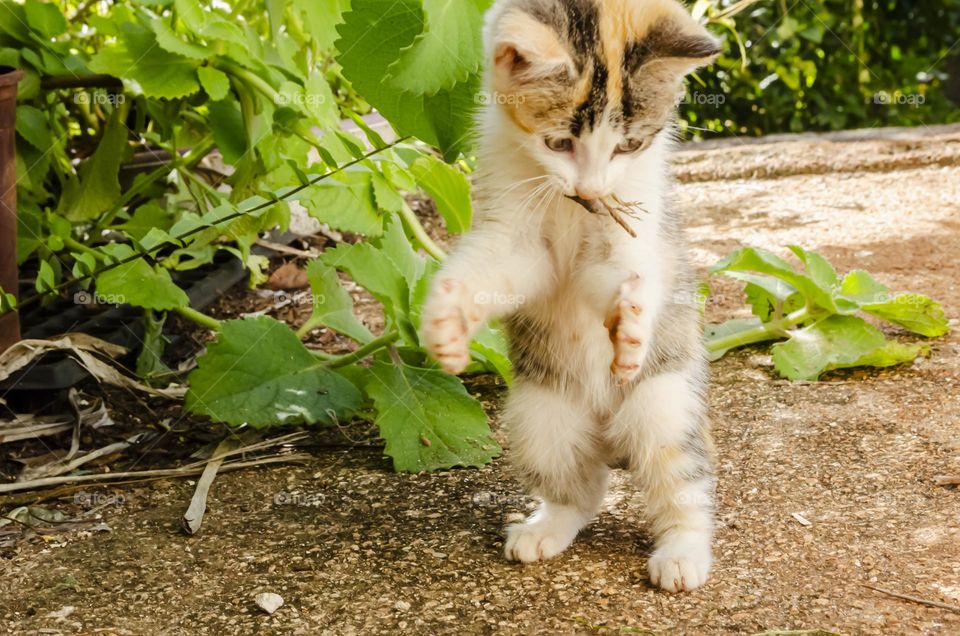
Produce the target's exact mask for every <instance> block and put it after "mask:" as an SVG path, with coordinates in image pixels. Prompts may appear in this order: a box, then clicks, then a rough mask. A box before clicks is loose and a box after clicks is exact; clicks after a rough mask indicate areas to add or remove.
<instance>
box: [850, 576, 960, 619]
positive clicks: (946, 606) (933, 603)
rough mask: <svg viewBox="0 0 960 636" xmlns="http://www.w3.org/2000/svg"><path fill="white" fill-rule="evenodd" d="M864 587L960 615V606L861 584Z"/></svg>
mask: <svg viewBox="0 0 960 636" xmlns="http://www.w3.org/2000/svg"><path fill="white" fill-rule="evenodd" d="M860 585H862V586H863V587H866V588H869V589H871V590H874V591H876V592H880V593H882V594H887V595H889V596H892V597H894V598H899V599H902V600H904V601H911V602H913V603H920V604H921V605H928V606H930V607H939V608H940V609H945V610H950V611H951V612H957V613H958V614H960V605H950V604H949V603H941V602H940V601H931V600H928V599H925V598H920V597H918V596H910V595H909V594H901V593H899V592H891V591H890V590H885V589H883V588H882V587H876V586H875V585H869V584H867V583H861V584H860Z"/></svg>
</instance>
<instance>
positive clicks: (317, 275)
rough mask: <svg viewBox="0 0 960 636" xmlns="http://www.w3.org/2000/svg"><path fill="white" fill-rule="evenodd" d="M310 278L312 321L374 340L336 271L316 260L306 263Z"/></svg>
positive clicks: (357, 338)
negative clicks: (356, 312) (358, 316)
mask: <svg viewBox="0 0 960 636" xmlns="http://www.w3.org/2000/svg"><path fill="white" fill-rule="evenodd" d="M307 280H309V281H310V289H311V291H312V292H313V314H312V315H311V316H310V319H309V320H310V322H311V323H314V322H316V323H317V324H320V325H324V326H326V327H330V328H331V329H336V330H337V331H339V332H340V333H342V334H346V335H348V336H350V337H351V338H353V339H354V340H356V341H358V342H369V341H370V340H372V339H373V334H371V333H370V330H369V329H367V328H366V327H365V326H364V324H363V323H362V322H360V320H359V319H358V318H357V316H356V314H355V313H354V312H353V299H352V298H351V297H350V294H348V293H347V291H346V290H345V289H344V288H343V286H342V285H341V284H340V279H339V278H338V277H337V270H335V269H334V268H332V267H330V266H328V265H326V264H324V263H323V262H322V261H320V260H316V259H314V260H312V261H310V263H309V264H308V265H307Z"/></svg>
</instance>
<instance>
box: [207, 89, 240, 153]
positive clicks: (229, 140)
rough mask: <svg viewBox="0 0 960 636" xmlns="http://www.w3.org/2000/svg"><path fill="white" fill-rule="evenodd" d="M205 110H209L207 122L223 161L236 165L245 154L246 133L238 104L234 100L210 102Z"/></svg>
mask: <svg viewBox="0 0 960 636" xmlns="http://www.w3.org/2000/svg"><path fill="white" fill-rule="evenodd" d="M207 108H208V109H209V110H210V117H209V118H208V119H207V122H208V124H209V125H210V131H211V132H212V133H213V140H214V141H215V142H216V144H217V148H218V149H219V150H220V154H222V155H223V160H224V161H225V162H227V163H228V164H230V165H236V164H237V163H238V162H239V161H240V160H241V159H242V158H243V157H244V155H246V153H247V131H246V129H245V128H244V126H243V115H242V114H241V112H240V104H239V103H238V102H237V100H236V99H221V100H219V101H214V102H210V103H209V104H207Z"/></svg>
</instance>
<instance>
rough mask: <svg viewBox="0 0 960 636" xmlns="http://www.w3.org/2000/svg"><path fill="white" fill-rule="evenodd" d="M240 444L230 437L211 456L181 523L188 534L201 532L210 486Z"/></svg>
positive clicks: (218, 445)
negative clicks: (230, 453) (224, 461)
mask: <svg viewBox="0 0 960 636" xmlns="http://www.w3.org/2000/svg"><path fill="white" fill-rule="evenodd" d="M238 443H239V442H238V441H237V440H236V438H232V437H228V438H226V439H224V440H223V441H222V442H220V443H219V444H217V448H216V449H215V450H214V451H213V455H211V456H210V461H208V462H207V465H206V466H204V468H203V474H202V475H200V479H199V480H197V489H196V490H194V491H193V497H192V498H191V499H190V505H189V506H188V507H187V511H186V512H185V513H183V518H182V519H181V522H182V524H183V530H184V532H186V533H187V534H196V533H197V531H198V530H200V524H202V523H203V513H204V512H206V511H207V495H208V494H209V493H210V486H211V485H212V484H213V480H214V479H216V477H217V471H218V470H220V466H221V464H223V460H224V459H225V458H226V454H227V453H228V452H229V451H231V450H233V449H234V448H236V446H237V444H238Z"/></svg>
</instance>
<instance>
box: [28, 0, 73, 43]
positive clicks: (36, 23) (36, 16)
mask: <svg viewBox="0 0 960 636" xmlns="http://www.w3.org/2000/svg"><path fill="white" fill-rule="evenodd" d="M23 9H24V12H25V13H26V16H27V24H29V25H30V28H31V29H34V30H35V31H37V32H38V33H40V34H41V35H43V36H44V37H46V38H52V37H55V36H58V35H60V34H61V33H63V32H64V31H66V30H67V19H66V18H64V17H63V14H62V13H60V9H58V8H57V5H55V4H53V3H52V2H39V1H38V0H26V2H25V3H24V4H23Z"/></svg>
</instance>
